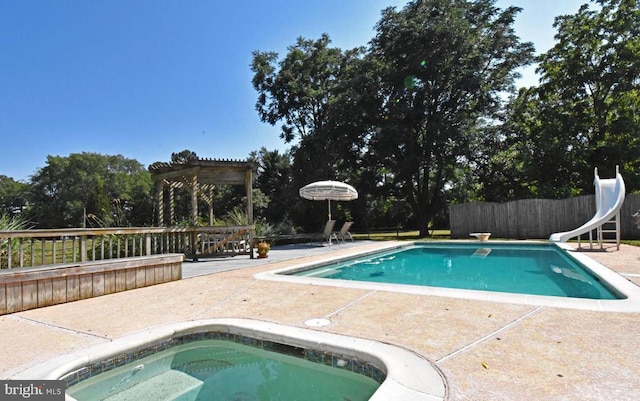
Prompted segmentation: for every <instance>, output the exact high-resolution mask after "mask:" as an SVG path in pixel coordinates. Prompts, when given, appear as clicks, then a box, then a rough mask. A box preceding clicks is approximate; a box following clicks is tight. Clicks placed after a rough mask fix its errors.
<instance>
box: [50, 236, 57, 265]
mask: <svg viewBox="0 0 640 401" xmlns="http://www.w3.org/2000/svg"><path fill="white" fill-rule="evenodd" d="M51 264H54V265H55V264H56V238H55V237H53V239H52V240H51Z"/></svg>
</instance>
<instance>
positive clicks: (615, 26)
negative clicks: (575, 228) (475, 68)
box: [533, 0, 640, 191]
mask: <svg viewBox="0 0 640 401" xmlns="http://www.w3.org/2000/svg"><path fill="white" fill-rule="evenodd" d="M597 3H598V5H599V7H595V9H591V8H590V7H589V5H588V4H585V5H583V6H582V7H580V9H579V11H578V12H577V13H576V14H573V15H563V16H559V17H557V18H556V20H555V23H554V26H555V27H556V28H557V30H558V32H557V34H556V35H555V39H556V44H555V46H554V47H553V48H551V49H550V50H549V51H548V52H546V53H545V54H542V55H541V56H540V57H539V59H538V61H539V63H540V64H539V68H538V72H539V73H540V74H541V77H542V79H541V85H540V87H539V88H538V91H537V96H538V99H537V100H538V105H539V109H540V111H541V112H540V116H541V119H540V120H539V122H538V123H539V124H540V125H539V129H538V130H537V132H536V130H534V132H533V133H534V134H539V136H540V138H539V139H538V140H537V146H542V145H543V144H544V143H545V142H544V141H545V140H546V141H548V140H551V139H552V138H556V139H555V141H556V142H558V143H559V145H561V146H562V147H560V148H557V152H558V154H557V155H558V156H561V157H564V158H565V159H569V160H571V161H572V165H571V166H570V168H571V169H572V171H573V172H574V175H575V177H574V180H573V184H574V187H576V188H577V189H578V190H582V191H590V190H591V189H592V184H591V182H592V178H593V174H592V172H593V168H594V167H599V169H600V171H601V172H602V173H603V174H607V175H612V174H613V172H614V168H615V165H620V167H621V168H622V169H623V170H624V174H625V180H626V181H627V186H628V187H629V188H630V189H633V188H635V189H638V188H640V173H639V172H640V115H639V114H638V110H640V1H638V0H598V1H597ZM562 154H564V155H562ZM556 160H557V159H556ZM548 162H549V160H547V163H548Z"/></svg>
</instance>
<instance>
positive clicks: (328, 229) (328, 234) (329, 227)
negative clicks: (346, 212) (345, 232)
mask: <svg viewBox="0 0 640 401" xmlns="http://www.w3.org/2000/svg"><path fill="white" fill-rule="evenodd" d="M335 225H336V221H335V220H329V221H327V224H325V225H324V231H323V232H322V233H321V234H320V235H319V236H318V239H320V240H322V241H327V242H328V243H329V246H331V240H333V239H334V240H336V242H338V237H337V236H336V234H335V233H334V232H333V226H335Z"/></svg>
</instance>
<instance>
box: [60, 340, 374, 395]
mask: <svg viewBox="0 0 640 401" xmlns="http://www.w3.org/2000/svg"><path fill="white" fill-rule="evenodd" d="M247 340H251V339H248V338H245V340H244V341H247ZM251 342H252V345H246V344H240V343H234V342H230V341H222V340H201V341H194V342H190V343H187V344H180V345H175V346H172V347H170V348H168V349H165V350H162V351H157V352H156V351H154V349H155V347H152V348H150V349H149V352H151V355H148V356H146V357H142V358H140V359H136V360H135V361H133V362H129V363H127V364H124V365H122V366H119V367H115V368H113V369H110V370H107V371H105V372H103V373H98V374H96V375H95V376H92V377H90V378H87V379H85V380H82V381H80V382H79V383H77V384H74V385H72V386H71V387H69V388H68V389H67V395H69V396H71V397H73V399H75V400H77V401H161V400H166V401H210V400H220V401H239V400H246V401H249V400H251V401H288V400H292V401H293V400H309V401H313V400H317V401H325V400H352V401H356V400H361V401H364V400H368V399H369V398H370V397H371V395H372V394H373V393H374V392H375V391H376V389H377V388H378V387H379V386H380V383H379V382H378V381H376V380H374V379H373V378H372V377H369V375H371V376H375V374H374V373H367V372H370V371H371V370H372V368H371V367H370V366H368V365H367V364H366V363H362V362H359V361H356V360H351V359H349V358H344V359H342V357H338V356H335V355H329V356H327V354H322V353H319V352H317V351H310V350H301V349H298V348H295V347H290V346H286V345H282V344H276V343H269V345H268V347H267V348H269V350H267V349H262V348H256V346H255V345H254V344H253V342H254V341H251ZM256 342H259V343H260V344H262V345H263V346H264V344H266V343H267V342H265V343H263V342H262V341H259V340H256ZM160 348H162V347H160ZM282 352H287V353H291V355H289V354H283V353H282ZM145 353H146V351H145ZM310 353H311V354H310ZM302 354H304V356H303V355H302ZM294 355H295V356H294ZM327 358H329V360H327ZM122 359H123V358H120V359H116V360H111V361H103V362H101V363H100V364H99V366H95V367H94V369H97V370H99V371H100V370H104V369H106V368H108V367H110V366H112V365H114V364H116V363H117V362H120V361H121V360H122ZM334 365H335V366H334ZM336 366H337V367H336ZM379 380H382V378H380V379H379Z"/></svg>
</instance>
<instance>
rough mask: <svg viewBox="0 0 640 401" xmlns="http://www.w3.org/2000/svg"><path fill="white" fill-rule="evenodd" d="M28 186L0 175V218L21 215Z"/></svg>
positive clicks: (25, 202)
mask: <svg viewBox="0 0 640 401" xmlns="http://www.w3.org/2000/svg"><path fill="white" fill-rule="evenodd" d="M28 195H29V185H28V184H26V183H24V182H20V181H16V180H14V179H13V178H11V177H7V176H6V175H1V174H0V216H1V215H5V216H8V217H13V216H18V215H21V214H22V212H23V211H24V209H25V208H26V207H27V199H28Z"/></svg>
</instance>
